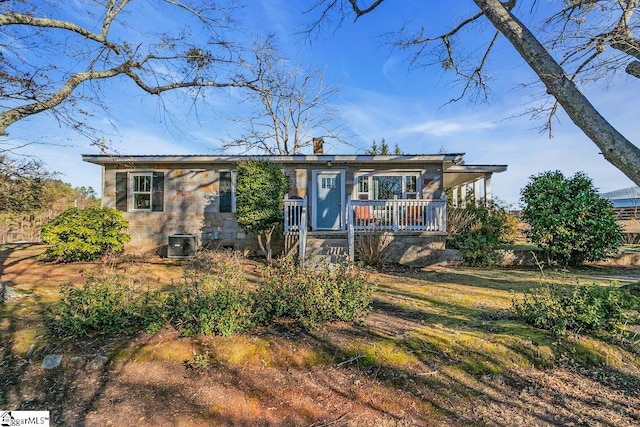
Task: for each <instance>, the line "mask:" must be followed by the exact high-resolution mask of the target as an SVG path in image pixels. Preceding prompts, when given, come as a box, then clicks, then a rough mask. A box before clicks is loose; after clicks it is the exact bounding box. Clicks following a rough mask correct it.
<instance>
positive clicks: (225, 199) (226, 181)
mask: <svg viewBox="0 0 640 427" xmlns="http://www.w3.org/2000/svg"><path fill="white" fill-rule="evenodd" d="M235 175H236V174H235V172H231V171H224V172H220V212H235V211H236V197H235V196H236V194H235V178H236V177H235Z"/></svg>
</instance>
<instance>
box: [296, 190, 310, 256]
mask: <svg viewBox="0 0 640 427" xmlns="http://www.w3.org/2000/svg"><path fill="white" fill-rule="evenodd" d="M307 217H308V215H307V196H304V198H303V203H302V212H301V213H300V223H299V225H298V239H299V240H300V245H299V246H298V251H299V252H298V259H299V260H300V265H301V266H303V267H304V261H305V259H306V257H307Z"/></svg>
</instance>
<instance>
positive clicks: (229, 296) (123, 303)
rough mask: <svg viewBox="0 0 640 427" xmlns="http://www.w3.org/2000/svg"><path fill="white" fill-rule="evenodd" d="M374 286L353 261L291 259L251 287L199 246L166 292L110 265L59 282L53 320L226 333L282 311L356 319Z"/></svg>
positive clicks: (87, 329) (122, 328) (308, 324)
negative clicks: (82, 279)
mask: <svg viewBox="0 0 640 427" xmlns="http://www.w3.org/2000/svg"><path fill="white" fill-rule="evenodd" d="M207 259H209V261H210V262H207ZM373 289H374V284H373V283H372V282H371V280H370V279H369V277H368V274H367V273H366V272H364V271H363V270H361V269H359V268H357V267H355V266H333V267H330V266H326V265H324V266H319V267H317V268H300V267H297V266H295V265H293V264H292V263H291V262H289V261H283V262H281V263H280V264H279V265H277V266H276V267H267V268H265V269H264V270H263V271H262V280H261V281H260V283H259V284H258V285H257V286H255V287H251V286H249V284H248V282H247V280H246V277H245V275H244V274H243V273H242V268H241V266H240V265H239V262H238V261H237V259H235V258H234V257H233V256H223V257H221V256H220V255H219V254H211V253H206V252H205V253H204V254H203V255H202V254H201V255H199V256H198V257H196V259H195V260H194V261H193V262H192V263H191V264H190V266H189V267H188V268H186V269H185V274H184V276H183V278H182V279H181V281H180V283H176V284H174V286H173V287H172V290H171V291H169V292H167V293H164V294H161V293H160V292H158V291H150V290H144V289H141V288H140V287H139V286H135V285H133V284H129V283H127V279H126V278H125V277H124V276H122V275H118V274H115V273H112V274H104V275H100V276H93V277H90V278H89V279H88V280H87V282H86V283H85V285H84V286H83V287H81V288H74V287H72V286H71V285H67V286H64V287H63V288H62V290H61V299H60V301H59V302H58V304H57V305H56V306H55V308H54V318H53V319H52V320H53V321H52V322H51V325H52V329H53V331H54V332H55V333H56V334H57V335H59V336H74V337H81V336H84V335H96V334H112V333H131V332H137V331H140V330H146V331H148V332H153V331H155V330H157V329H158V328H159V327H161V326H162V325H164V324H165V323H169V324H171V325H173V326H174V327H176V329H178V330H179V331H180V332H181V333H182V334H183V335H185V336H195V335H200V334H204V335H208V334H218V335H223V336H228V335H231V334H233V333H241V332H245V331H247V330H250V329H252V328H253V327H255V326H257V325H260V324H269V323H273V322H277V321H279V320H281V319H288V320H292V321H294V322H295V323H296V324H298V325H300V326H301V327H303V328H305V329H314V328H318V327H321V326H322V325H324V324H326V323H327V322H331V321H338V320H341V321H357V320H359V319H361V318H362V317H363V316H365V315H366V314H367V313H368V311H369V310H370V307H371V302H372V294H373Z"/></svg>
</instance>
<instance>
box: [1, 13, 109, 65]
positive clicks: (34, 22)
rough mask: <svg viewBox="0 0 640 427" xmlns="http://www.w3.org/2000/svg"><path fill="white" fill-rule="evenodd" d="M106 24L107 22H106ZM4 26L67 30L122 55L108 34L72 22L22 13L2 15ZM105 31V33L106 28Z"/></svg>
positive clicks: (2, 24)
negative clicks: (107, 36) (109, 39)
mask: <svg viewBox="0 0 640 427" xmlns="http://www.w3.org/2000/svg"><path fill="white" fill-rule="evenodd" d="M105 22H107V21H106V20H105ZM4 25H28V26H33V27H41V28H58V29H61V30H67V31H71V32H74V33H76V34H79V35H81V36H82V37H85V38H87V39H89V40H93V41H95V42H98V43H100V44H103V45H105V46H106V47H107V48H109V49H110V50H112V51H113V52H115V53H116V54H118V55H119V54H120V49H119V48H118V46H116V45H115V44H113V43H111V42H109V41H107V39H106V33H104V32H103V34H96V33H93V32H91V31H89V30H87V29H86V28H83V27H81V26H79V25H76V24H74V23H72V22H67V21H60V20H58V19H50V18H36V17H34V16H30V15H25V14H22V13H0V26H4ZM107 29H108V27H107ZM103 31H105V29H104V27H103Z"/></svg>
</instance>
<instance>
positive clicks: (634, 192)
mask: <svg viewBox="0 0 640 427" xmlns="http://www.w3.org/2000/svg"><path fill="white" fill-rule="evenodd" d="M601 196H602V197H604V198H605V199H609V200H610V201H611V203H612V204H613V207H614V209H615V210H616V216H617V217H618V219H631V218H638V216H640V188H638V187H629V188H623V189H622V190H615V191H609V192H607V193H602V194H601Z"/></svg>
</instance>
